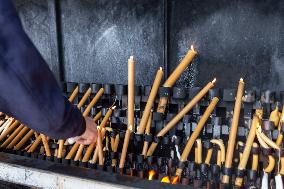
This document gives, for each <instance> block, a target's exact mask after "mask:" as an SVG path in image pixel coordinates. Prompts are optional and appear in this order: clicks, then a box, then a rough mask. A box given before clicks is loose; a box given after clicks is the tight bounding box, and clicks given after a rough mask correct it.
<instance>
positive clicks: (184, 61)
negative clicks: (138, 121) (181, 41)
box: [157, 46, 197, 113]
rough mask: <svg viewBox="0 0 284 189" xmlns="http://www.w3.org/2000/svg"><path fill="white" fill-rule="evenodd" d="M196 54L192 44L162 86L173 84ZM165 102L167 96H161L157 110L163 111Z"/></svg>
mask: <svg viewBox="0 0 284 189" xmlns="http://www.w3.org/2000/svg"><path fill="white" fill-rule="evenodd" d="M196 54H197V52H196V51H195V50H194V48H193V46H191V49H190V50H189V51H188V52H187V54H186V55H185V57H184V58H183V59H182V61H181V62H180V64H179V65H178V66H177V67H176V69H175V70H174V71H173V72H172V73H171V75H170V76H169V78H168V79H167V80H166V82H165V83H164V84H163V86H164V87H172V86H174V84H175V83H176V81H177V80H178V78H179V77H180V76H181V74H182V73H183V71H184V70H185V69H186V68H187V66H188V65H189V64H190V63H191V62H192V59H193V58H194V57H195V55H196ZM167 102H168V98H167V97H161V98H160V101H159V104H158V109H157V111H158V112H160V113H165V110H166V105H167Z"/></svg>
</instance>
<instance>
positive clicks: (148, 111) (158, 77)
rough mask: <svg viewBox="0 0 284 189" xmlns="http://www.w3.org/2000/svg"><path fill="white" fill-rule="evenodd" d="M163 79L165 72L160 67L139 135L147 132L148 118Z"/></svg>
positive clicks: (141, 122)
mask: <svg viewBox="0 0 284 189" xmlns="http://www.w3.org/2000/svg"><path fill="white" fill-rule="evenodd" d="M162 77H163V70H162V68H161V67H160V69H159V70H158V71H157V74H156V78H155V80H154V83H153V86H152V88H151V92H150V95H149V98H148V100H147V104H146V106H145V109H144V112H143V116H142V118H141V121H140V125H139V128H138V131H137V134H143V133H144V131H145V127H146V124H147V121H148V118H149V115H150V112H151V108H152V106H153V103H154V101H155V98H156V95H157V92H158V90H159V86H160V82H161V80H162Z"/></svg>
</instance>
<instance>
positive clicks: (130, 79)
mask: <svg viewBox="0 0 284 189" xmlns="http://www.w3.org/2000/svg"><path fill="white" fill-rule="evenodd" d="M134 64H135V63H134V58H133V56H131V57H130V58H129V59H128V97H127V99H128V104H127V106H128V108H127V109H128V110H127V123H128V124H127V130H126V133H125V138H124V142H123V146H122V152H121V158H120V162H119V168H120V169H122V168H123V167H124V163H125V158H126V154H127V149H128V144H129V140H130V135H131V133H132V131H133V128H134Z"/></svg>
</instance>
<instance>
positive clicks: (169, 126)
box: [147, 79, 216, 156]
mask: <svg viewBox="0 0 284 189" xmlns="http://www.w3.org/2000/svg"><path fill="white" fill-rule="evenodd" d="M215 82H216V79H214V80H213V81H211V82H209V83H208V84H207V85H206V86H205V87H204V88H203V89H202V90H201V91H200V92H199V93H198V94H197V95H196V96H195V97H194V98H193V99H192V100H191V101H190V102H189V103H188V104H187V105H186V106H185V107H184V108H183V109H182V110H181V111H180V112H179V113H178V114H177V115H176V116H175V117H174V118H173V119H172V120H171V121H170V122H169V123H168V124H167V125H166V126H165V127H164V128H163V129H162V130H161V131H160V132H159V133H158V134H157V136H158V137H160V136H164V135H165V134H166V133H167V132H168V131H169V130H170V129H172V128H173V127H174V126H176V124H177V123H178V122H179V121H180V120H181V119H182V118H183V116H184V115H185V114H187V113H188V112H189V111H190V110H191V109H192V108H193V107H194V106H195V105H196V104H197V103H198V102H199V101H200V100H201V99H202V97H203V96H204V95H205V94H206V93H207V92H208V91H209V89H211V88H212V87H214V84H215ZM157 145H158V144H157V143H155V142H153V143H152V144H151V146H150V148H149V149H148V152H147V156H151V155H152V154H153V153H154V151H155V149H156V147H157Z"/></svg>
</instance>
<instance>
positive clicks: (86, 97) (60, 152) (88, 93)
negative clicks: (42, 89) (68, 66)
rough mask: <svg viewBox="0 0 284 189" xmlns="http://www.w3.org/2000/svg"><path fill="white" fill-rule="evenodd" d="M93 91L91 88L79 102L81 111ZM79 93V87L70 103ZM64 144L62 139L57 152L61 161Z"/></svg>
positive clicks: (72, 95)
mask: <svg viewBox="0 0 284 189" xmlns="http://www.w3.org/2000/svg"><path fill="white" fill-rule="evenodd" d="M91 92H92V90H91V88H89V89H88V90H87V91H86V92H85V94H84V95H83V97H82V99H81V100H80V101H79V103H78V105H77V108H78V109H80V108H81V107H82V106H83V105H84V103H85V102H86V100H87V99H88V97H89V96H90V94H91ZM78 93H79V87H78V86H77V87H76V88H75V89H74V91H73V92H72V94H71V95H70V97H69V98H68V100H69V102H71V103H72V102H73V100H74V99H75V97H76V96H77V95H78ZM64 142H65V140H62V139H60V140H59V141H58V150H57V158H58V159H60V158H62V152H63V146H64Z"/></svg>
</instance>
